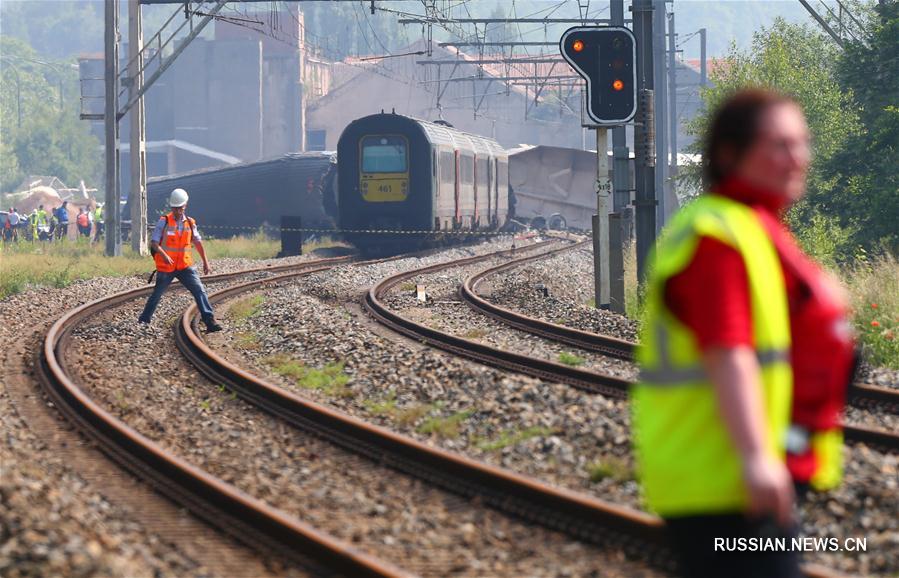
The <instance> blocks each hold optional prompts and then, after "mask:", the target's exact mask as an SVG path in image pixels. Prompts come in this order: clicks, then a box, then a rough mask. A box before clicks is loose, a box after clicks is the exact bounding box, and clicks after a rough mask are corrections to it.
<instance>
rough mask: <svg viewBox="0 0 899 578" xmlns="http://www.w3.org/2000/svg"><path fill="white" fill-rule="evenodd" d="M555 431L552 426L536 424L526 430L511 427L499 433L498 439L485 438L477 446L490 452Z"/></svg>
mask: <svg viewBox="0 0 899 578" xmlns="http://www.w3.org/2000/svg"><path fill="white" fill-rule="evenodd" d="M553 432H554V430H553V429H552V428H548V427H541V426H534V427H529V428H527V429H524V430H518V429H511V430H506V431H504V432H502V433H500V434H499V436H498V437H497V438H496V439H492V440H488V439H484V440H481V441H479V442H478V443H477V447H478V448H480V449H482V450H484V451H488V452H493V451H497V450H501V449H503V448H505V447H509V446H514V445H517V444H519V443H521V442H523V441H525V440H529V439H531V438H536V437H545V436H548V435H551V434H552V433H553Z"/></svg>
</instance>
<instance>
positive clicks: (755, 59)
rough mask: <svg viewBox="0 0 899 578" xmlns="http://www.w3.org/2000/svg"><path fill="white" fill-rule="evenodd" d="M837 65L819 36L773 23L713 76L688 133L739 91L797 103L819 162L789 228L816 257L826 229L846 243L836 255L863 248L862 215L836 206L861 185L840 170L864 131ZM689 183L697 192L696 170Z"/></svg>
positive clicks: (688, 174) (702, 127) (700, 130)
mask: <svg viewBox="0 0 899 578" xmlns="http://www.w3.org/2000/svg"><path fill="white" fill-rule="evenodd" d="M839 59H840V52H839V48H838V47H837V46H836V45H835V44H834V43H833V42H832V41H831V40H830V39H829V38H827V37H825V36H823V35H822V34H821V33H820V32H819V31H817V30H816V29H813V28H811V27H809V26H807V25H796V24H788V23H786V22H785V21H783V20H776V21H775V23H774V24H773V25H772V26H771V27H770V28H767V29H762V30H760V31H759V32H757V33H756V34H755V36H754V39H753V43H752V47H751V49H750V50H749V51H747V52H741V51H739V50H737V49H736V48H735V47H732V48H731V52H730V54H729V55H728V56H727V58H726V59H725V60H724V62H723V63H721V65H719V66H718V67H716V70H715V71H714V72H713V74H712V76H711V80H712V83H713V86H711V87H710V88H708V89H706V90H704V91H703V102H704V107H703V111H702V113H700V114H699V115H698V116H697V117H696V118H695V119H693V121H692V122H691V123H690V124H689V125H688V131H689V132H690V133H691V134H694V135H697V136H701V135H704V134H705V132H706V128H707V126H708V123H709V122H710V120H711V114H712V111H714V110H715V109H716V108H717V107H718V106H719V104H720V103H721V102H722V101H723V100H725V99H726V98H727V97H728V96H730V95H731V94H733V93H734V92H736V91H737V90H739V89H741V88H745V87H749V86H762V87H769V88H773V89H776V90H778V91H780V92H783V93H786V94H789V95H791V96H793V97H794V98H795V99H796V100H797V101H798V102H799V103H800V105H801V106H802V108H803V110H804V111H805V115H806V118H807V121H808V125H809V129H810V131H811V134H812V142H813V152H814V157H813V162H812V166H811V168H810V171H809V187H808V194H807V196H806V198H805V199H804V200H803V201H802V202H801V203H799V205H797V206H796V207H794V209H793V212H792V214H791V221H792V223H793V224H794V226H795V229H796V232H797V235H798V236H799V238H800V240H805V241H806V242H807V243H806V246H807V248H808V249H810V251H811V252H813V253H815V252H818V251H816V249H815V248H814V247H811V246H810V244H811V242H812V241H813V240H814V239H817V238H823V236H822V235H820V231H821V230H829V231H839V232H840V234H839V235H831V236H830V237H831V238H841V239H843V240H844V243H841V246H839V247H832V250H834V251H837V252H840V253H842V254H849V255H851V254H853V253H854V251H853V250H852V249H853V247H854V245H855V243H856V242H857V241H858V238H857V236H856V235H855V234H854V233H855V232H856V231H857V230H860V227H861V223H862V217H863V216H862V215H860V214H843V213H840V212H839V205H838V204H837V203H835V202H834V201H835V199H836V198H838V197H839V195H840V194H841V192H842V185H841V183H843V182H845V181H848V180H850V179H852V178H859V175H858V174H857V173H855V172H854V171H855V170H856V167H847V166H844V165H842V164H841V163H840V158H841V155H842V153H843V151H845V150H846V148H847V147H848V146H850V143H852V142H853V141H854V140H855V139H856V138H858V136H859V135H860V134H862V132H863V127H862V123H861V119H860V116H859V107H858V106H857V105H856V103H855V101H854V100H853V94H852V91H849V90H844V89H843V87H842V86H841V84H840V82H839V78H838V77H837V74H836V67H835V65H834V63H836V62H837V61H839ZM701 146H702V145H701V142H700V141H697V143H696V144H695V145H694V146H693V149H692V151H691V152H701ZM685 179H686V180H689V181H692V183H691V184H694V185H698V181H699V167H698V166H693V167H690V168H689V169H688V170H687V171H685ZM813 225H814V227H815V228H814V230H812V229H811V227H812V226H813ZM804 227H809V230H805V228H804ZM828 247H830V246H829V245H828ZM828 250H830V249H828ZM822 251H823V249H822ZM822 256H823V255H822ZM825 257H826V258H832V256H830V255H828V256H825Z"/></svg>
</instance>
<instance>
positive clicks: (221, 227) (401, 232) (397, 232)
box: [147, 224, 518, 237]
mask: <svg viewBox="0 0 899 578" xmlns="http://www.w3.org/2000/svg"><path fill="white" fill-rule="evenodd" d="M154 227H155V224H147V229H148V230H152V229H153V228H154ZM197 229H198V230H199V231H200V232H203V231H206V230H215V229H219V230H226V231H260V230H265V231H278V232H289V233H319V234H325V235H334V234H347V233H349V234H366V235H379V234H381V235H478V236H495V237H503V236H509V235H517V234H518V233H516V232H512V231H469V230H461V231H438V230H412V231H410V230H407V229H312V228H306V227H302V228H283V229H282V228H281V227H273V226H271V225H261V226H259V227H247V226H239V225H234V226H229V225H203V226H200V225H197Z"/></svg>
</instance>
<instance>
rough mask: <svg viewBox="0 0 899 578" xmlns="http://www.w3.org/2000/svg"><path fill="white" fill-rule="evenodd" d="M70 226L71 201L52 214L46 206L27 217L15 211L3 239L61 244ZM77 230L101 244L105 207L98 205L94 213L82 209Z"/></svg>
mask: <svg viewBox="0 0 899 578" xmlns="http://www.w3.org/2000/svg"><path fill="white" fill-rule="evenodd" d="M70 224H71V216H70V212H69V202H68V201H63V202H62V205H60V206H59V207H56V208H55V209H51V210H50V211H49V212H48V211H47V210H46V209H45V208H44V205H38V207H37V208H36V209H35V210H33V211H32V212H31V213H30V214H27V215H25V214H20V213H19V212H18V211H17V210H16V208H15V207H13V208H11V209H10V211H9V213H8V214H7V217H6V219H5V222H4V223H3V231H2V239H3V240H4V241H7V242H18V241H19V238H20V237H21V238H22V239H24V240H29V241H53V240H57V241H59V240H62V239H65V238H67V237H68V235H69V225H70ZM75 226H76V227H77V228H78V235H79V236H82V237H86V238H88V239H90V238H91V231H93V242H96V241H98V240H99V239H100V237H101V236H102V235H103V207H102V206H101V205H97V207H96V208H95V209H93V210H91V209H89V208H85V207H78V214H77V215H76V216H75Z"/></svg>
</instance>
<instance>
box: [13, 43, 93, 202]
mask: <svg viewBox="0 0 899 578" xmlns="http://www.w3.org/2000/svg"><path fill="white" fill-rule="evenodd" d="M0 53H2V54H3V60H2V63H0V64H2V67H0V76H2V84H0V157H2V160H0V190H3V191H9V190H12V189H13V188H14V187H15V186H17V185H18V184H19V183H20V182H21V181H22V179H23V178H25V176H27V175H29V174H40V175H53V176H57V177H59V178H60V179H62V181H63V182H66V183H68V184H77V183H78V182H79V181H80V180H82V179H84V180H85V181H86V182H88V183H91V184H93V183H98V182H100V174H101V167H102V162H101V155H100V144H99V142H98V141H97V139H96V138H95V137H93V136H92V135H91V134H90V131H89V128H88V125H87V123H85V122H84V121H81V120H80V119H79V116H78V115H79V109H80V102H79V99H78V96H77V95H78V78H77V74H78V73H77V71H76V70H74V69H72V68H70V67H68V66H66V65H65V64H62V65H60V66H53V67H48V66H47V65H44V64H40V63H39V62H38V61H41V60H42V59H41V58H40V56H39V55H38V54H36V53H35V51H34V50H32V49H31V48H30V47H29V46H27V45H26V44H25V43H24V42H22V41H21V40H18V39H14V38H8V37H0ZM20 110H21V126H20V123H19V111H20Z"/></svg>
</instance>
